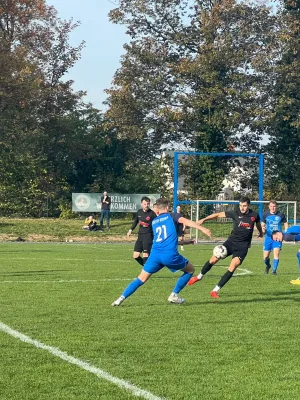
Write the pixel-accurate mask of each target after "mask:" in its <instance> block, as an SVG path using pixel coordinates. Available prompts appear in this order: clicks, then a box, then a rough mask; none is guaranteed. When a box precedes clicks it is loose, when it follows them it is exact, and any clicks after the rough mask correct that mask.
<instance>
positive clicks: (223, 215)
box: [197, 211, 226, 225]
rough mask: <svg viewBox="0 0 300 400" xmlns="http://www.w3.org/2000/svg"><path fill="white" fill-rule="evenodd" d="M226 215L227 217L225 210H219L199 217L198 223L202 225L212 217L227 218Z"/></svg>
mask: <svg viewBox="0 0 300 400" xmlns="http://www.w3.org/2000/svg"><path fill="white" fill-rule="evenodd" d="M225 217H226V214H225V212H224V211H222V212H219V213H214V214H210V215H208V216H207V217H205V218H202V219H199V221H197V224H199V225H202V224H203V222H205V221H210V220H212V219H217V218H225Z"/></svg>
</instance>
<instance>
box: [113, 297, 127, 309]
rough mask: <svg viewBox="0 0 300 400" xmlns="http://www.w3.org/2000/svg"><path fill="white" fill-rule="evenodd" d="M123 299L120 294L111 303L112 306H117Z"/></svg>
mask: <svg viewBox="0 0 300 400" xmlns="http://www.w3.org/2000/svg"><path fill="white" fill-rule="evenodd" d="M124 300H125V297H124V296H120V297H119V298H118V299H117V300H115V301H114V302H113V303H112V304H111V305H112V306H113V307H116V306H119V305H120V304H121V303H123V301H124Z"/></svg>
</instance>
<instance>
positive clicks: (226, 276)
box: [218, 271, 233, 288]
mask: <svg viewBox="0 0 300 400" xmlns="http://www.w3.org/2000/svg"><path fill="white" fill-rule="evenodd" d="M232 275H233V272H231V271H226V272H225V274H224V275H223V276H222V278H221V279H220V281H219V283H218V286H219V287H220V288H222V287H223V286H224V285H226V283H227V282H228V281H229V279H230V278H231V277H232Z"/></svg>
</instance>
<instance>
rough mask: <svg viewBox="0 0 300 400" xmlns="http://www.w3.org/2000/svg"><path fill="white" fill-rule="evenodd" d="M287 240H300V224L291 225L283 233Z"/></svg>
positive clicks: (284, 238)
mask: <svg viewBox="0 0 300 400" xmlns="http://www.w3.org/2000/svg"><path fill="white" fill-rule="evenodd" d="M283 240H284V241H285V242H300V225H293V226H290V227H289V228H288V229H287V230H286V232H285V233H284V234H283Z"/></svg>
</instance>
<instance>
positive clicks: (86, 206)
mask: <svg viewBox="0 0 300 400" xmlns="http://www.w3.org/2000/svg"><path fill="white" fill-rule="evenodd" d="M101 196H103V193H72V211H75V212H76V211H77V212H100V211H101ZM108 196H110V198H111V206H110V211H111V212H132V213H135V212H137V210H138V209H139V208H141V198H142V197H143V196H147V197H149V199H150V200H151V204H150V206H153V204H154V203H155V202H156V200H157V199H159V198H160V195H159V194H119V193H108Z"/></svg>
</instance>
